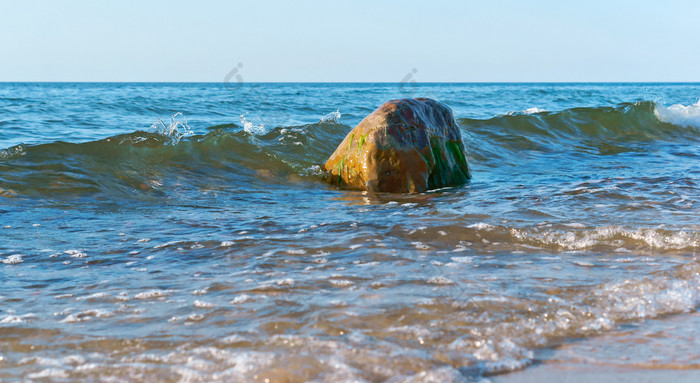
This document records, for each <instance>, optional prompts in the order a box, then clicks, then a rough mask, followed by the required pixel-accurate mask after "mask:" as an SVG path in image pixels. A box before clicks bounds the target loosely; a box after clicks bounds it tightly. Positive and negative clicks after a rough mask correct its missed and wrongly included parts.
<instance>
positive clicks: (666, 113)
mask: <svg viewBox="0 0 700 383" xmlns="http://www.w3.org/2000/svg"><path fill="white" fill-rule="evenodd" d="M654 115H656V118H658V119H659V120H660V121H663V122H667V123H669V124H673V125H678V126H686V127H693V128H700V99H698V101H697V102H696V103H695V104H692V105H683V104H674V105H671V106H663V105H656V106H655V107H654Z"/></svg>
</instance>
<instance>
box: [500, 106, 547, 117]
mask: <svg viewBox="0 0 700 383" xmlns="http://www.w3.org/2000/svg"><path fill="white" fill-rule="evenodd" d="M542 112H546V110H545V109H540V108H536V107H532V108H527V109H525V110H521V111H519V112H508V113H507V115H508V116H514V115H516V114H535V113H542Z"/></svg>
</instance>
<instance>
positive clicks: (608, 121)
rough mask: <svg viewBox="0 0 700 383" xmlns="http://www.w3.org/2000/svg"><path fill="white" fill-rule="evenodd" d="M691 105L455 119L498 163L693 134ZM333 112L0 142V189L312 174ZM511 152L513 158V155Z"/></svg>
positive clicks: (482, 156)
mask: <svg viewBox="0 0 700 383" xmlns="http://www.w3.org/2000/svg"><path fill="white" fill-rule="evenodd" d="M698 116H700V103H697V104H694V105H690V106H683V105H672V106H669V107H665V106H661V105H657V104H655V103H653V102H638V103H624V104H620V105H617V106H615V107H597V108H573V109H567V110H563V111H558V112H548V111H544V110H540V109H536V108H530V109H527V110H524V111H522V112H518V113H511V114H508V115H501V116H496V117H493V118H490V119H486V120H478V119H468V118H462V119H459V120H458V123H459V125H460V127H461V128H462V130H463V136H464V140H465V146H466V148H467V152H468V153H469V155H470V161H472V162H473V163H474V164H476V165H477V166H481V165H486V166H490V167H498V166H500V165H501V164H502V163H503V162H504V160H505V161H509V162H515V161H511V160H512V159H513V158H514V156H521V155H522V154H523V153H533V154H535V155H538V154H539V155H545V156H555V157H557V158H561V156H580V155H581V154H584V155H614V154H618V153H622V152H627V151H634V150H637V151H646V150H648V147H649V145H656V144H657V142H674V141H676V142H688V141H691V142H692V141H697V140H698V132H699V131H700V130H699V129H700V117H698ZM339 118H340V112H339V111H336V112H332V113H329V114H327V115H325V116H323V118H322V119H321V120H322V121H323V122H318V123H315V124H308V125H299V126H290V127H277V128H274V129H268V128H266V127H265V126H264V125H263V124H254V123H252V122H250V121H248V120H247V119H246V118H245V116H244V115H242V116H241V123H242V126H238V125H235V124H224V125H217V126H212V127H209V128H207V129H206V130H207V131H208V133H206V134H203V135H195V134H194V132H193V129H192V128H191V127H190V126H189V125H188V123H187V120H186V119H185V118H184V116H182V114H179V113H178V114H175V115H173V117H171V119H170V122H169V123H165V122H164V121H161V120H158V121H157V122H156V123H155V124H153V125H152V129H151V130H152V132H144V131H136V132H133V133H128V134H122V135H117V136H113V137H109V138H106V139H103V140H99V141H93V142H86V143H77V144H76V143H66V142H54V143H48V144H42V145H17V146H14V147H11V148H7V149H2V150H0V189H2V190H4V192H3V193H2V194H0V195H4V196H7V195H12V196H15V195H32V194H37V193H38V194H44V193H48V194H50V195H56V193H57V192H59V194H60V192H61V191H64V192H66V193H81V192H99V191H106V190H110V192H114V191H120V192H123V193H127V194H129V193H134V190H136V191H137V192H140V191H153V190H160V189H162V187H163V185H164V184H166V183H168V182H175V183H177V182H178V181H176V180H182V179H183V178H187V179H188V182H190V183H192V184H193V185H200V186H201V185H211V184H212V183H213V181H212V180H214V179H216V180H219V181H221V182H219V183H222V184H227V185H233V184H236V183H239V184H245V183H247V182H250V181H251V179H252V180H253V181H255V180H265V181H267V182H284V179H287V180H288V179H289V178H290V176H291V175H298V176H301V177H303V178H319V175H321V173H322V172H320V170H319V167H318V165H319V164H322V163H323V162H325V160H326V159H327V158H328V156H329V155H330V154H331V153H332V152H333V150H335V148H336V146H337V145H338V143H340V141H342V139H343V137H344V136H345V135H346V134H347V132H349V131H350V129H351V127H350V126H347V125H343V124H341V123H338V120H339ZM518 158H519V157H518Z"/></svg>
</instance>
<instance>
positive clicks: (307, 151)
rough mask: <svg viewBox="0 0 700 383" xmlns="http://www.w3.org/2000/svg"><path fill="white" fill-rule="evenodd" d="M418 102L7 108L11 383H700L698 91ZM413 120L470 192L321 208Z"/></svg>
mask: <svg viewBox="0 0 700 383" xmlns="http://www.w3.org/2000/svg"><path fill="white" fill-rule="evenodd" d="M410 86H411V88H409V89H408V90H407V88H406V87H405V86H403V87H402V86H399V85H397V84H244V85H241V86H229V85H226V84H0V150H2V152H0V189H1V190H0V262H2V264H0V270H2V271H1V273H2V279H1V282H0V333H2V337H0V380H37V381H41V380H48V381H52V380H97V381H100V380H110V379H116V380H130V381H154V380H158V381H261V382H262V381H265V380H266V379H267V380H269V381H292V382H295V381H341V380H354V381H368V382H375V381H376V382H379V381H391V382H402V381H418V382H420V381H465V380H480V379H497V378H498V377H499V376H502V375H497V376H495V377H494V376H493V375H494V374H501V373H508V372H511V371H518V370H521V369H525V370H526V371H528V370H530V369H533V371H536V370H534V369H536V368H540V366H542V365H548V364H551V363H563V364H567V363H568V364H571V365H574V364H577V363H580V364H585V365H593V366H601V368H608V367H614V368H625V369H632V370H634V371H648V370H664V369H674V370H688V369H690V370H696V369H698V366H699V365H700V351H699V350H698V347H697V342H695V340H694V339H696V338H697V335H698V334H697V331H696V330H695V329H696V328H697V326H696V325H695V323H697V322H698V319H697V314H698V306H699V305H700V261H699V260H698V251H699V249H700V220H699V219H698V218H699V217H700V214H699V211H700V210H699V207H698V206H700V205H699V203H700V202H699V200H700V192H699V189H698V183H699V182H700V161H699V160H700V149H699V148H700V145H698V141H699V140H698V137H700V136H699V132H700V130H699V126H700V119H699V118H698V116H700V106H697V105H695V101H696V100H697V97H698V95H700V86H698V85H674V84H666V85H658V84H656V85H644V84H618V85H615V84H602V85H601V84H559V85H558V84H466V85H458V84H457V85H455V84H441V85H415V84H411V85H410ZM406 96H431V97H433V98H436V99H438V100H440V101H443V102H445V103H446V104H448V105H449V106H451V107H452V108H453V111H454V114H455V117H456V118H457V122H458V124H459V125H460V127H461V128H462V131H463V135H464V140H465V145H466V147H467V151H468V154H469V158H468V159H469V162H470V165H471V167H472V171H473V179H472V181H471V182H470V183H469V184H467V185H465V186H463V187H458V188H447V189H441V190H434V191H430V192H427V193H423V194H417V195H392V194H372V193H363V192H355V191H343V190H338V189H336V188H335V187H333V186H331V185H328V184H326V183H325V182H324V181H323V179H322V176H321V175H320V173H319V170H318V169H317V168H316V167H315V165H316V164H319V163H321V162H323V161H324V160H325V159H326V158H327V156H328V155H329V154H330V153H331V152H332V151H333V150H334V149H335V146H336V145H337V144H338V143H339V142H340V141H341V140H342V138H343V137H344V136H345V134H346V133H347V132H348V131H349V130H350V129H351V128H352V126H354V125H355V124H356V123H358V122H359V121H360V119H361V118H362V117H364V115H366V114H368V113H369V112H371V111H372V110H373V109H374V108H376V107H377V106H378V105H379V104H381V103H382V102H383V101H385V100H388V99H391V98H398V97H406ZM534 108H536V109H534ZM336 110H339V114H340V117H339V118H337V115H333V116H331V117H329V118H327V119H325V120H326V121H325V122H322V123H320V122H319V120H321V119H322V117H323V116H327V115H329V114H330V113H332V112H334V111H336ZM177 112H180V113H182V116H184V117H182V116H177V117H176V118H175V120H173V121H169V120H168V118H169V117H170V116H171V115H174V114H175V113H177ZM241 114H243V115H244V116H243V117H241ZM158 118H162V119H163V120H164V122H163V123H162V124H160V123H157V124H155V125H153V126H152V124H153V123H154V122H156V121H157V119H158ZM184 118H186V120H185V119H184ZM190 132H191V134H190ZM626 345H634V346H629V347H627V346H626ZM640 373H643V372H640ZM431 379H432V380H431Z"/></svg>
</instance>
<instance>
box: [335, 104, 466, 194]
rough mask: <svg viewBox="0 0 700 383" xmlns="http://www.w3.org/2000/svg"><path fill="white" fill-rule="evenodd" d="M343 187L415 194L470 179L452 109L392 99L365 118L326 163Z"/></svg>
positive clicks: (338, 183) (459, 132)
mask: <svg viewBox="0 0 700 383" xmlns="http://www.w3.org/2000/svg"><path fill="white" fill-rule="evenodd" d="M324 167H325V170H326V172H327V173H328V175H329V177H328V180H329V181H330V182H331V183H333V184H336V185H338V186H340V187H343V188H348V189H357V190H368V191H377V192H392V193H419V192H423V191H425V190H428V189H435V188H440V187H445V186H457V185H462V184H464V183H465V182H467V181H468V180H469V178H471V174H470V172H469V165H468V164H467V158H466V156H465V151H464V144H463V143H462V133H461V131H460V130H459V128H458V127H457V124H456V123H455V121H454V117H453V116H452V110H451V109H450V108H449V107H448V106H446V105H444V104H441V103H439V102H437V101H435V100H431V99H428V98H416V99H402V100H392V101H388V102H386V103H384V105H382V106H380V107H379V108H378V109H377V110H375V111H374V112H372V113H371V114H370V115H369V116H367V117H365V119H364V120H362V121H361V122H360V123H359V124H358V125H357V126H356V127H355V128H354V129H353V130H352V131H351V132H350V133H348V135H347V137H345V139H344V140H343V142H342V143H341V144H340V145H339V146H338V148H337V149H336V150H335V152H334V153H333V154H332V155H331V156H330V158H329V159H328V161H326V163H325V165H324Z"/></svg>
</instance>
